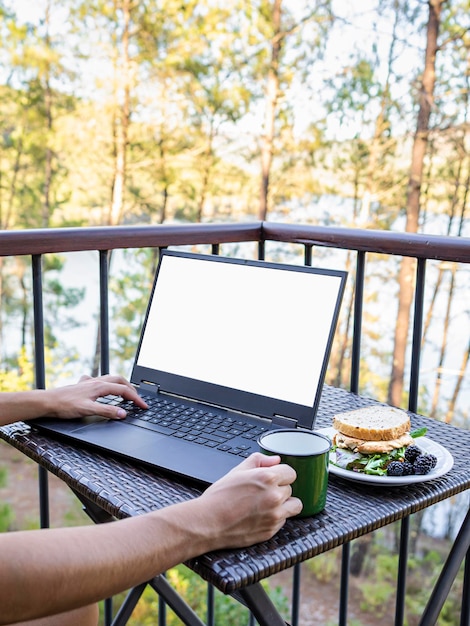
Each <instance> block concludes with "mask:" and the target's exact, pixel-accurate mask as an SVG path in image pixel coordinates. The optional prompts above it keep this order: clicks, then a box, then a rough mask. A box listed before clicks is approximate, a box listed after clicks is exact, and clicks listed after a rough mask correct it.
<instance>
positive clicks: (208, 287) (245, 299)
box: [137, 256, 342, 406]
mask: <svg viewBox="0 0 470 626" xmlns="http://www.w3.org/2000/svg"><path fill="white" fill-rule="evenodd" d="M341 282H342V279H341V276H335V275H333V276H332V275H328V274H321V273H308V272H302V271H288V270H282V269H274V268H273V269H271V268H269V267H266V266H256V265H243V264H241V265H240V264H232V263H217V262H211V261H207V260H201V259H188V258H184V257H177V256H164V257H163V259H162V263H161V266H160V270H159V275H158V280H157V282H156V287H155V291H154V294H153V298H152V301H151V304H150V308H149V312H148V318H147V322H146V326H145V329H144V334H143V337H142V341H141V346H140V351H139V354H138V357H137V365H139V366H143V367H147V368H151V369H156V370H160V371H165V372H169V373H171V374H177V375H179V376H186V377H188V378H192V379H196V380H202V381H205V382H208V383H213V384H216V385H222V386H225V387H230V388H234V389H238V390H241V391H246V392H249V393H256V394H261V395H264V396H268V397H271V398H276V399H279V400H285V401H287V402H293V403H296V404H302V405H304V406H312V405H313V402H314V400H315V395H316V391H317V386H318V384H319V381H320V379H321V373H322V367H323V363H324V357H325V350H326V349H327V345H328V342H329V341H331V336H330V335H331V328H332V320H333V319H334V315H335V310H336V307H337V306H338V294H339V292H340V289H341Z"/></svg>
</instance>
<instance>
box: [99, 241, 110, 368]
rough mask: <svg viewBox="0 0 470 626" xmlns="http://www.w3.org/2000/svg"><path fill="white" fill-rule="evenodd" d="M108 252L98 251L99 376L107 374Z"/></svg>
mask: <svg viewBox="0 0 470 626" xmlns="http://www.w3.org/2000/svg"><path fill="white" fill-rule="evenodd" d="M108 256H109V251H108V250H100V364H101V374H102V375H103V374H109V293H108V289H109V284H108V277H109V276H108V274H109V268H108Z"/></svg>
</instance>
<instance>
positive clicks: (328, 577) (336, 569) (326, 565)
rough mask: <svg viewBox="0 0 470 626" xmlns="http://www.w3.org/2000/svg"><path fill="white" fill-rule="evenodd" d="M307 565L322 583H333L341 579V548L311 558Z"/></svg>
mask: <svg viewBox="0 0 470 626" xmlns="http://www.w3.org/2000/svg"><path fill="white" fill-rule="evenodd" d="M305 566H306V567H307V568H308V569H309V570H310V571H311V572H312V573H313V574H314V576H315V578H316V579H317V580H319V581H320V582H322V583H331V582H332V581H334V580H339V578H340V570H341V551H340V549H336V550H330V551H329V552H325V553H323V554H319V555H318V556H316V557H314V558H313V559H310V560H309V561H307V562H306V564H305Z"/></svg>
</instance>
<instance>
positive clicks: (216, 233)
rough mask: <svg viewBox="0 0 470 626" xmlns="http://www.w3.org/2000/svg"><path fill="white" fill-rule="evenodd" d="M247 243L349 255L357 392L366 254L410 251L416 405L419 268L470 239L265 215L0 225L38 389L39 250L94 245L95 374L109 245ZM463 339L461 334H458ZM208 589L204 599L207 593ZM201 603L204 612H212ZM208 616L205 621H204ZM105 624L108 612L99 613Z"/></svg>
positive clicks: (413, 398)
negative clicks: (24, 311) (20, 281)
mask: <svg viewBox="0 0 470 626" xmlns="http://www.w3.org/2000/svg"><path fill="white" fill-rule="evenodd" d="M249 242H251V243H252V244H254V245H255V248H257V250H256V254H257V256H258V257H259V258H261V259H263V258H267V260H269V258H268V257H269V251H268V253H267V248H268V246H269V244H270V242H278V243H279V244H282V245H288V246H290V247H292V248H293V249H295V250H298V249H299V247H300V249H301V254H302V255H303V258H302V262H304V263H305V264H307V265H311V264H312V260H313V255H314V253H315V252H316V251H317V250H319V249H320V250H324V251H325V250H326V249H330V251H331V250H333V251H338V250H342V251H346V252H347V253H349V254H352V255H353V259H354V257H355V268H353V270H352V271H350V274H351V276H350V285H353V298H352V302H353V324H352V331H351V334H352V338H351V340H352V348H351V352H350V363H349V368H350V370H349V371H350V381H349V388H350V390H351V391H353V392H355V393H360V392H361V389H360V382H359V381H360V373H361V333H362V318H363V305H364V297H365V296H364V284H365V276H366V264H367V261H368V255H370V256H374V257H375V258H376V256H377V255H379V256H384V257H386V256H389V255H392V256H394V257H397V259H398V260H400V258H402V257H412V258H413V259H415V260H416V264H415V276H414V285H415V286H414V312H413V324H412V337H411V344H412V345H411V362H410V365H409V368H408V369H407V372H408V373H407V386H408V391H409V393H408V409H409V410H411V411H413V412H418V411H419V407H418V401H419V396H418V391H419V377H420V357H421V339H422V331H423V319H424V314H425V310H424V309H425V307H424V294H425V284H426V283H425V275H426V266H427V263H428V261H438V262H444V261H447V262H455V263H461V264H468V263H470V239H468V238H461V237H448V236H433V235H429V236H428V235H422V234H410V233H397V232H384V231H374V230H359V229H348V228H337V227H319V226H310V225H293V224H279V223H266V222H250V223H233V224H197V225H158V226H119V227H98V228H69V229H64V228H61V229H47V230H23V231H3V232H0V256H2V257H15V256H20V255H26V256H29V257H30V258H31V263H32V291H33V302H34V340H35V351H34V354H35V380H36V386H37V387H38V388H45V386H46V371H45V355H44V347H45V342H44V311H43V270H42V259H43V255H45V254H49V253H67V252H75V251H90V250H92V251H96V252H97V272H98V273H99V284H100V296H99V297H100V331H101V332H100V341H101V346H100V348H101V349H100V358H101V366H100V370H101V373H107V372H108V371H109V364H110V360H109V354H110V341H109V304H108V296H109V285H108V278H109V268H108V257H109V252H110V251H113V250H117V249H124V248H126V249H140V248H152V249H159V248H160V249H161V248H165V247H169V246H171V247H177V246H188V245H191V246H198V245H205V246H207V245H208V246H210V249H211V252H212V253H213V254H218V253H221V254H223V253H224V248H223V247H224V245H225V244H234V243H249ZM465 340H467V339H465ZM47 485H48V483H47V473H46V471H45V470H41V469H40V478H39V491H40V519H41V526H42V527H47V526H48V525H49V509H48V486H47ZM409 534H410V530H409V518H405V519H404V520H403V521H402V522H401V532H400V563H401V566H400V567H399V572H398V578H397V588H396V594H397V600H396V616H395V624H396V625H399V624H403V620H404V605H405V570H406V560H407V549H408V540H409ZM349 558H350V547H349V544H347V545H345V546H344V547H343V555H342V569H341V590H340V599H339V624H340V626H342V625H345V624H346V623H347V597H348V577H349V575H348V572H349ZM293 581H294V582H293V594H292V619H291V621H292V624H293V625H296V624H298V619H299V618H298V615H299V610H298V609H299V599H300V595H299V588H300V582H299V581H300V570H299V569H298V568H297V567H296V568H294V573H293ZM212 597H213V596H212V594H211V593H210V590H209V593H208V598H212ZM213 614H214V612H213V610H210V607H209V609H208V615H209V616H211V615H213ZM212 619H213V618H212V617H209V624H211V622H212ZM106 620H107V623H110V620H111V617H110V611H109V609H108V614H107V617H106Z"/></svg>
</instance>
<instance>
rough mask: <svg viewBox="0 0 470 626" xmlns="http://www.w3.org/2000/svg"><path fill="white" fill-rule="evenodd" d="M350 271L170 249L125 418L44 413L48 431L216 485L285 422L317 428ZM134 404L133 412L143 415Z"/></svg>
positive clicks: (143, 335)
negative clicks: (143, 404) (137, 400)
mask: <svg viewBox="0 0 470 626" xmlns="http://www.w3.org/2000/svg"><path fill="white" fill-rule="evenodd" d="M346 275H347V273H346V272H344V271H340V270H330V269H322V268H313V267H308V266H298V265H288V264H281V263H272V262H265V261H254V260H245V259H236V258H228V257H221V256H217V255H201V254H193V253H189V252H181V251H174V250H164V251H162V253H161V255H160V260H159V265H158V268H157V272H156V276H155V281H154V284H153V288H152V292H151V295H150V300H149V303H148V308H147V312H146V315H145V319H144V323H143V325H142V330H141V336H140V340H139V343H138V349H137V353H136V356H135V361H134V365H133V368H132V374H131V376H130V382H131V383H132V384H133V385H134V386H135V388H136V389H137V390H138V392H139V394H140V395H142V396H143V397H144V399H145V400H146V401H147V403H148V404H149V405H151V406H150V408H149V409H148V410H143V409H138V408H137V407H135V405H133V403H129V402H125V401H123V400H122V398H119V397H116V396H108V397H106V398H101V399H100V401H102V402H111V403H113V404H122V405H123V406H124V408H125V409H126V410H127V411H128V417H126V419H125V420H123V421H115V420H107V419H103V418H100V417H98V416H94V417H91V418H90V417H87V418H80V419H76V420H67V421H66V420H60V419H53V418H51V419H49V418H41V419H39V420H35V425H36V426H37V427H39V428H40V429H42V430H46V431H47V432H48V433H49V434H56V435H58V436H60V437H66V438H67V439H72V440H74V441H75V442H79V443H81V444H84V445H89V446H92V447H94V448H98V449H100V450H104V451H107V452H109V453H113V454H116V455H119V456H122V457H125V458H126V459H130V460H132V461H134V462H138V463H143V464H146V465H149V466H152V467H155V468H158V469H159V470H163V471H164V472H170V473H171V474H172V475H173V474H175V475H178V476H183V477H185V478H187V479H191V480H194V481H197V482H198V483H204V484H210V483H213V482H214V481H216V480H217V479H218V478H220V477H221V476H223V475H224V474H226V473H227V472H228V471H229V470H230V469H232V468H233V467H234V466H235V465H238V464H239V463H240V462H241V461H242V459H243V458H245V457H247V456H249V454H251V452H253V451H256V450H257V449H258V446H257V439H258V437H259V436H260V435H261V434H263V433H264V432H265V431H266V430H270V429H276V428H286V427H287V428H303V429H312V428H313V427H314V424H315V416H316V413H317V409H318V404H319V402H320V396H321V393H322V388H323V383H324V379H325V374H326V369H327V364H328V359H329V356H330V351H331V346H332V342H333V336H334V332H335V328H336V325H337V320H338V315H339V310H340V304H341V301H342V297H343V292H344V287H345V281H346ZM133 409H135V412H134V413H133V412H132V410H133Z"/></svg>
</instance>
